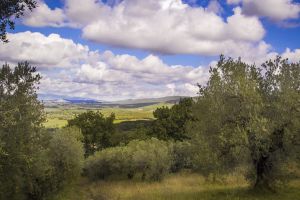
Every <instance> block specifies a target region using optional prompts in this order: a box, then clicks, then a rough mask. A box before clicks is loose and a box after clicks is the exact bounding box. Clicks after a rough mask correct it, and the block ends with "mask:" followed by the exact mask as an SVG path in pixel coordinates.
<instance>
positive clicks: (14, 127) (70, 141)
mask: <svg viewBox="0 0 300 200" xmlns="http://www.w3.org/2000/svg"><path fill="white" fill-rule="evenodd" d="M40 78H41V77H40V76H39V75H38V74H36V70H35V68H33V67H31V66H30V65H29V64H28V63H26V62H25V63H20V64H18V66H16V67H15V68H14V69H11V68H10V66H9V65H4V66H3V67H2V68H1V69H0V199H11V200H14V199H15V200H27V199H28V200H29V199H30V200H35V199H36V200H40V199H45V198H46V197H49V196H52V195H53V194H55V193H56V192H58V191H59V190H60V189H62V188H63V187H64V186H65V185H66V184H69V183H70V182H71V181H72V180H74V178H76V177H78V176H79V175H80V173H81V168H82V163H83V159H82V158H83V150H82V149H83V148H82V144H81V141H80V140H81V138H82V136H80V134H81V133H80V131H79V130H78V129H75V128H72V129H71V128H69V129H62V130H58V131H55V132H48V131H46V130H44V129H43V127H42V122H43V121H44V114H43V106H42V104H41V103H40V102H39V101H38V99H37V95H36V89H37V86H36V85H37V84H38V82H39V80H40Z"/></svg>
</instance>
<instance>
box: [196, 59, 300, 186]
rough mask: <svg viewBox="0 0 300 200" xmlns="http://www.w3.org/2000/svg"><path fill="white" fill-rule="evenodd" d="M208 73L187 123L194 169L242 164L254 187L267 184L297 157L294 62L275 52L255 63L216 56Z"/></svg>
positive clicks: (299, 133) (299, 131)
mask: <svg viewBox="0 0 300 200" xmlns="http://www.w3.org/2000/svg"><path fill="white" fill-rule="evenodd" d="M210 74H211V76H210V79H209V81H208V84H207V86H204V87H200V96H199V98H198V101H197V103H196V104H195V106H194V107H193V113H194V116H195V118H196V119H197V121H196V122H194V123H192V126H191V127H190V132H191V133H192V136H191V137H193V138H194V140H193V141H196V142H195V143H196V145H198V149H199V151H198V154H197V155H196V156H195V157H197V159H198V161H199V162H198V163H199V165H198V167H199V170H201V171H202V173H211V172H213V173H220V172H226V171H228V170H232V169H233V168H234V167H237V166H241V165H244V166H247V167H248V168H249V172H250V173H249V177H250V178H251V180H253V182H254V185H255V186H256V187H264V188H270V187H271V186H272V185H273V183H278V181H279V180H282V178H283V177H286V172H288V170H285V169H286V165H287V164H288V163H289V162H292V161H293V162H296V161H297V159H299V147H300V78H299V77H300V63H289V62H288V61H287V60H284V59H281V58H280V57H277V58H276V59H275V60H273V61H272V60H270V61H268V62H266V63H264V64H263V65H262V66H261V67H260V68H258V67H256V66H254V65H248V64H246V63H243V62H242V61H241V60H233V59H231V58H229V59H225V58H224V57H221V59H220V61H219V62H218V65H217V67H216V68H213V69H211V70H210ZM298 161H299V160H298Z"/></svg>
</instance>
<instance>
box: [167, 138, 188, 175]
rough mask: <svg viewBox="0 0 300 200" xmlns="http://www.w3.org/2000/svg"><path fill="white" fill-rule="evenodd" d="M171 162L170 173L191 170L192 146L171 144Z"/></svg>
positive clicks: (178, 143)
mask: <svg viewBox="0 0 300 200" xmlns="http://www.w3.org/2000/svg"><path fill="white" fill-rule="evenodd" d="M171 145H172V154H173V162H172V167H171V171H172V172H173V173H174V172H178V171H180V170H182V169H191V168H192V161H193V155H194V154H193V146H192V144H191V143H190V142H187V141H184V142H175V143H171Z"/></svg>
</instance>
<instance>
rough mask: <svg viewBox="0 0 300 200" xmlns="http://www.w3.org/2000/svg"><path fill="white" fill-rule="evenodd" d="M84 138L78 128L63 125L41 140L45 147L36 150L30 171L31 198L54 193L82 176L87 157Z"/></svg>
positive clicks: (42, 197) (29, 189)
mask: <svg viewBox="0 0 300 200" xmlns="http://www.w3.org/2000/svg"><path fill="white" fill-rule="evenodd" d="M81 139H82V135H81V133H80V131H79V129H77V128H64V129H60V130H56V131H55V132H53V133H51V135H49V133H48V135H47V134H46V135H45V136H44V138H43V140H42V141H41V142H43V143H45V144H43V146H44V147H45V148H41V149H39V150H37V151H36V153H35V155H34V156H33V163H34V164H33V167H32V168H31V169H32V170H31V173H30V174H28V176H29V175H30V180H31V181H30V182H28V194H27V196H28V197H29V199H44V198H45V197H47V196H52V195H54V194H55V193H56V192H58V191H59V190H60V189H62V188H63V187H64V186H66V185H67V184H71V183H72V182H73V181H74V180H76V179H77V178H78V177H79V176H80V174H81V171H82V167H83V159H84V156H83V155H84V150H83V145H82V143H81V142H80V140H81Z"/></svg>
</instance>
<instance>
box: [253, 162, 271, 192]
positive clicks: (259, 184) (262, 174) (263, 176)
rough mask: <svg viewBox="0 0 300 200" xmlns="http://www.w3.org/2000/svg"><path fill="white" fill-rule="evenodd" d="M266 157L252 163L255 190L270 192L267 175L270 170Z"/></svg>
mask: <svg viewBox="0 0 300 200" xmlns="http://www.w3.org/2000/svg"><path fill="white" fill-rule="evenodd" d="M268 159H269V157H268V156H262V157H260V158H259V160H256V161H254V164H255V167H256V181H255V185H254V188H255V189H267V190H271V187H270V182H269V177H268V174H269V172H270V170H271V165H270V163H268Z"/></svg>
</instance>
